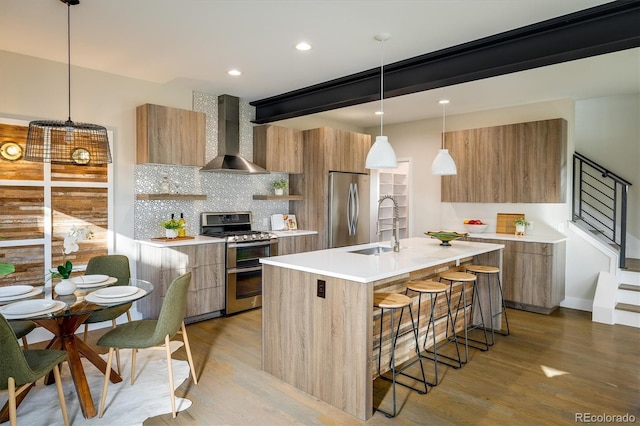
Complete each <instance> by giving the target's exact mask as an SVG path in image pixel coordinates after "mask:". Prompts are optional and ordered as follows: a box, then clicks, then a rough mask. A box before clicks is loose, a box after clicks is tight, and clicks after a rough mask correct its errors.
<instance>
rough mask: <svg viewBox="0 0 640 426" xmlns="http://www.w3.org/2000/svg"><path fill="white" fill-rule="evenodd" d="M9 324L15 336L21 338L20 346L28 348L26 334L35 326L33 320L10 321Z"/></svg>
mask: <svg viewBox="0 0 640 426" xmlns="http://www.w3.org/2000/svg"><path fill="white" fill-rule="evenodd" d="M9 325H10V326H11V330H13V334H15V335H16V338H18V339H22V348H23V349H29V342H27V334H29V333H31V332H32V331H33V330H34V329H35V328H36V327H37V324H36V323H35V322H33V321H11V322H10V323H9Z"/></svg>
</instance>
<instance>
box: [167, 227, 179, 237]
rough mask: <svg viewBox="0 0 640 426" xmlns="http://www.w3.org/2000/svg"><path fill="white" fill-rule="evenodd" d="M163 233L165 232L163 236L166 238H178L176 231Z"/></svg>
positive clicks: (169, 230) (171, 230) (168, 230)
mask: <svg viewBox="0 0 640 426" xmlns="http://www.w3.org/2000/svg"><path fill="white" fill-rule="evenodd" d="M164 231H165V232H164V234H165V236H166V237H167V238H175V237H177V236H178V230H177V229H165V230H164Z"/></svg>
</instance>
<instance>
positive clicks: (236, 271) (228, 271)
mask: <svg viewBox="0 0 640 426" xmlns="http://www.w3.org/2000/svg"><path fill="white" fill-rule="evenodd" d="M255 271H262V266H254V267H252V268H232V269H227V274H237V273H239V272H255Z"/></svg>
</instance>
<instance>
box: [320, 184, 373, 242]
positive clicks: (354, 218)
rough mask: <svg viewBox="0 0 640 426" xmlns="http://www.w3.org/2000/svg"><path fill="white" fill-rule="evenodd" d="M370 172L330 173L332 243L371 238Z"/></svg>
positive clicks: (367, 240)
mask: <svg viewBox="0 0 640 426" xmlns="http://www.w3.org/2000/svg"><path fill="white" fill-rule="evenodd" d="M370 199H371V198H370V187H369V175H365V174H360V173H343V172H330V173H329V247H330V248H332V247H343V246H350V245H354V244H364V243H368V242H369V222H370V218H369V203H370Z"/></svg>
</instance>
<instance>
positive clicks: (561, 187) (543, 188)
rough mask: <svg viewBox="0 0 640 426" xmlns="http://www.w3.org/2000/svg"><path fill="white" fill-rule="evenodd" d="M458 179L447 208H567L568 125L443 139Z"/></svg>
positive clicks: (446, 189)
mask: <svg viewBox="0 0 640 426" xmlns="http://www.w3.org/2000/svg"><path fill="white" fill-rule="evenodd" d="M445 148H447V149H449V152H450V153H451V156H452V157H453V159H454V161H455V162H456V166H457V168H458V174H457V175H455V176H443V177H442V181H441V185H442V198H441V199H442V201H443V202H471V203H564V202H565V200H566V186H567V182H566V170H567V122H566V121H565V120H564V119H561V118H557V119H552V120H542V121H533V122H528V123H518V124H508V125H504V126H495V127H485V128H480V129H469V130H459V131H455V132H447V133H445Z"/></svg>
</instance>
